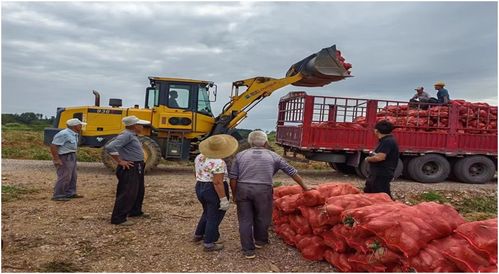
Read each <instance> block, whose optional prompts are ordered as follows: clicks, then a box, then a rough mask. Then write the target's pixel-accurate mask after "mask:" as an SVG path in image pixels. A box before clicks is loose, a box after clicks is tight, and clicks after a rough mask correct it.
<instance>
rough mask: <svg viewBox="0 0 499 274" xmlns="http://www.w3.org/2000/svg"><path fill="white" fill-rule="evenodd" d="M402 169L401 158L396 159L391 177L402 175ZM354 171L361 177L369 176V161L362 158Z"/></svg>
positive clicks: (396, 177) (395, 177)
mask: <svg viewBox="0 0 499 274" xmlns="http://www.w3.org/2000/svg"><path fill="white" fill-rule="evenodd" d="M403 170H404V163H403V162H402V160H400V158H399V160H398V162H397V167H396V168H395V172H394V173H393V179H394V180H395V179H398V177H400V176H401V175H402V171H403ZM355 172H356V173H357V175H358V176H359V177H361V178H367V176H369V163H367V162H366V161H364V160H362V161H361V162H360V163H359V166H358V167H356V168H355Z"/></svg>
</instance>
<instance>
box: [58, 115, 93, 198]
mask: <svg viewBox="0 0 499 274" xmlns="http://www.w3.org/2000/svg"><path fill="white" fill-rule="evenodd" d="M86 124H87V123H83V122H81V121H80V120H78V119H77V118H73V119H69V120H67V121H66V125H67V126H68V127H67V128H66V129H63V130H61V131H59V132H58V133H57V134H56V135H55V136H54V139H53V140H52V144H51V145H50V152H51V154H52V159H53V160H52V161H53V163H54V165H55V167H56V168H57V181H56V183H55V187H54V195H53V196H52V200H54V201H69V200H71V199H72V198H83V196H82V195H78V194H76V178H77V175H76V150H77V149H78V133H80V132H81V128H82V126H84V125H86Z"/></svg>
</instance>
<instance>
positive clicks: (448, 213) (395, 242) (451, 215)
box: [360, 202, 465, 257]
mask: <svg viewBox="0 0 499 274" xmlns="http://www.w3.org/2000/svg"><path fill="white" fill-rule="evenodd" d="M435 216H438V218H435ZM464 222H465V221H464V219H463V217H462V216H461V215H459V213H458V212H457V211H456V210H455V209H454V208H453V207H452V206H449V205H442V204H438V203H435V202H428V203H421V204H418V205H415V206H411V207H406V208H403V209H401V210H399V211H396V212H390V213H387V214H386V215H384V216H379V217H377V218H376V219H373V220H370V221H369V222H366V223H362V224H360V225H361V226H362V227H363V228H365V229H367V230H369V231H371V232H372V233H374V234H375V235H376V236H378V237H379V238H381V239H382V240H383V242H384V243H385V244H386V245H387V246H388V247H389V248H390V249H396V250H400V251H401V252H402V253H403V254H404V255H405V256H406V257H410V256H414V255H416V254H417V253H418V252H419V250H420V249H422V248H423V247H425V246H426V244H427V243H429V242H430V241H431V240H435V239H439V238H442V237H446V236H448V235H450V234H451V233H452V232H453V231H454V229H456V228H457V227H458V226H459V225H461V224H463V223H464Z"/></svg>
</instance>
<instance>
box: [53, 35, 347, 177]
mask: <svg viewBox="0 0 499 274" xmlns="http://www.w3.org/2000/svg"><path fill="white" fill-rule="evenodd" d="M338 56H339V55H338V52H337V50H336V46H334V45H333V46H331V47H329V48H324V49H322V50H320V51H319V52H317V53H315V54H312V55H310V56H309V57H307V58H305V59H303V60H301V61H300V62H298V63H296V64H294V65H292V66H291V68H290V69H289V70H288V72H287V73H286V76H285V77H284V78H280V79H274V78H270V77H254V78H250V79H246V80H240V81H235V82H233V86H232V92H231V96H230V100H229V102H227V104H226V105H225V106H224V107H223V109H222V111H221V113H220V114H219V115H218V116H214V115H213V113H212V109H211V104H210V103H211V102H212V101H211V100H212V98H216V94H217V86H216V85H215V84H214V83H213V82H210V81H200V80H192V79H180V78H167V77H149V82H150V86H149V87H148V88H147V89H146V96H145V97H146V98H145V104H144V108H140V107H139V105H135V106H133V107H128V108H124V107H122V104H121V99H110V100H109V106H100V95H99V93H98V92H96V91H93V93H94V95H95V105H94V106H80V107H65V108H58V109H57V115H56V119H55V122H54V127H53V128H46V129H45V131H44V142H45V143H46V144H49V143H50V142H51V141H52V139H53V136H54V135H55V134H56V133H57V132H58V131H60V130H61V129H63V128H65V127H66V125H65V122H66V120H68V119H71V118H79V119H80V120H81V121H84V122H86V123H87V125H86V126H85V127H84V128H83V130H82V132H81V136H80V146H88V147H95V148H99V147H103V146H104V145H105V144H106V143H107V142H109V141H110V140H111V139H113V138H114V137H115V136H116V135H118V134H119V133H120V132H121V131H123V130H124V125H123V124H122V122H121V119H122V118H123V117H125V116H129V115H135V116H137V117H139V118H140V119H144V120H148V121H151V125H150V126H148V127H146V128H144V131H143V132H142V136H141V137H140V139H141V142H142V144H143V148H144V153H145V158H146V159H145V160H146V168H145V170H146V171H148V170H150V169H152V168H154V167H155V166H157V165H158V163H159V161H160V159H161V158H164V159H168V160H173V159H176V160H188V159H192V157H193V156H194V155H196V154H197V153H198V144H199V142H200V141H202V140H203V139H205V138H207V137H209V136H211V135H215V134H232V135H233V136H235V137H236V138H240V135H239V134H238V133H237V131H236V130H235V128H236V126H237V125H238V124H239V123H240V122H241V121H242V120H243V119H244V118H246V116H247V113H248V111H249V110H251V109H252V108H253V107H254V106H255V105H256V104H258V103H259V102H260V101H261V100H263V99H264V98H265V97H267V96H270V95H271V94H272V93H273V92H274V91H276V90H278V89H280V88H282V87H285V86H287V85H290V84H292V85H295V86H307V87H319V86H324V85H327V84H329V83H331V82H335V81H339V80H342V79H345V78H346V77H349V76H350V72H349V71H348V70H347V69H348V67H347V66H345V65H344V63H343V60H340V59H342V58H341V57H340V59H339V58H338ZM345 68H347V69H345ZM241 87H243V88H245V90H244V91H241V92H240V90H239V89H240V88H241ZM102 161H103V163H104V164H105V165H106V166H107V167H109V168H115V167H116V166H115V163H114V162H113V161H112V159H111V158H110V157H109V155H107V153H105V151H104V150H103V153H102Z"/></svg>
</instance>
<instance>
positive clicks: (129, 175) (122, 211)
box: [111, 162, 145, 224]
mask: <svg viewBox="0 0 499 274" xmlns="http://www.w3.org/2000/svg"><path fill="white" fill-rule="evenodd" d="M144 166H145V164H144V162H134V163H133V167H132V168H129V169H124V168H123V167H122V166H118V168H117V169H116V177H118V188H117V189H116V201H115V202H114V209H113V214H112V215H111V223H112V224H120V223H123V222H125V221H126V218H127V216H139V215H142V214H144V213H143V212H142V202H143V201H144V191H145V188H144Z"/></svg>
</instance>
